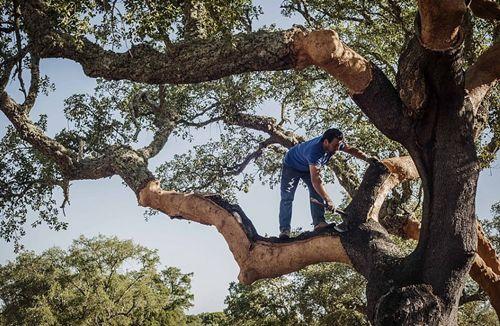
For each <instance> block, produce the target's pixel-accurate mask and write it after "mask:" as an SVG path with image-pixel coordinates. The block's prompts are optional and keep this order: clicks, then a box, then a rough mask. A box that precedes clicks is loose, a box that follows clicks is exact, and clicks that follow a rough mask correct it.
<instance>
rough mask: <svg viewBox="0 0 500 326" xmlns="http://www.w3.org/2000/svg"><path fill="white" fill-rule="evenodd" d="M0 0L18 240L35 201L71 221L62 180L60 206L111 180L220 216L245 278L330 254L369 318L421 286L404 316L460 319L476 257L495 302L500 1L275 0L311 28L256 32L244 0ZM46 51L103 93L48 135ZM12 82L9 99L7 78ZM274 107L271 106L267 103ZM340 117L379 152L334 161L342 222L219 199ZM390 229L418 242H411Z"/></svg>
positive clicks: (9, 187) (268, 171)
mask: <svg viewBox="0 0 500 326" xmlns="http://www.w3.org/2000/svg"><path fill="white" fill-rule="evenodd" d="M0 5H1V6H0V8H1V9H0V10H1V13H2V21H1V26H0V28H1V30H2V34H1V36H0V49H1V54H2V62H1V64H2V70H1V72H0V73H1V75H0V86H1V87H2V95H1V102H0V107H1V109H2V111H3V113H4V114H5V115H6V117H7V118H8V119H9V121H10V122H11V123H12V127H9V128H8V130H7V132H6V134H5V136H4V137H3V139H2V141H1V143H0V149H1V152H2V154H4V155H2V158H1V159H0V166H1V167H2V169H1V173H2V178H1V180H2V181H1V182H2V188H1V189H2V190H1V196H0V211H1V214H2V215H1V216H2V221H1V224H0V233H1V235H2V237H4V238H5V239H7V240H14V241H17V240H19V239H20V237H21V236H22V235H23V233H24V224H25V223H26V216H27V214H28V212H29V211H31V210H33V211H37V212H39V219H38V220H36V221H35V222H34V223H33V224H34V225H36V224H39V223H46V224H48V225H49V226H50V227H52V228H54V229H61V228H64V226H65V224H64V223H63V222H62V221H61V220H60V219H59V216H60V215H59V214H60V212H59V211H60V209H58V205H59V204H58V203H56V202H57V197H55V194H56V191H57V190H56V189H58V188H60V189H62V194H63V196H62V197H63V199H62V203H60V204H61V208H63V209H64V205H65V204H66V203H67V202H68V200H69V196H70V193H69V185H70V184H71V183H72V182H77V181H78V180H88V179H102V178H106V177H110V176H113V175H118V176H120V177H121V178H122V179H123V181H124V183H125V184H126V185H127V186H128V187H129V188H130V189H131V190H132V191H134V193H135V194H136V196H137V198H138V201H139V204H140V205H142V206H146V207H149V208H151V209H153V211H161V212H163V213H166V214H168V215H170V216H171V217H179V218H184V219H188V220H192V221H196V222H200V223H203V224H211V225H215V226H216V227H217V229H218V231H219V232H221V233H222V234H223V236H224V238H225V239H226V241H227V242H228V245H229V247H230V250H231V251H232V253H233V255H234V257H235V259H236V261H237V262H238V264H239V265H240V268H241V273H240V276H239V279H240V281H242V282H245V283H250V282H253V281H255V280H256V279H260V278H266V277H275V276H278V275H282V274H284V273H289V272H292V271H295V270H297V269H299V268H302V267H304V266H307V265H309V264H312V263H317V262H322V261H338V262H343V263H346V264H349V265H352V266H353V267H354V269H355V270H356V271H357V272H359V273H360V274H361V275H363V276H364V277H365V279H367V284H368V285H367V301H368V310H367V315H368V316H369V319H370V320H371V321H375V320H376V321H378V322H380V323H383V321H384V320H385V319H384V318H389V319H391V318H396V317H395V315H394V314H393V313H392V312H391V311H390V310H387V311H385V310H384V311H382V310H380V311H375V309H379V308H380V307H389V308H390V307H391V302H390V300H393V299H394V300H396V301H397V302H399V303H402V302H404V300H405V299H404V298H406V296H409V297H412V298H413V297H414V296H416V297H419V298H421V300H423V301H425V302H431V301H432V303H429V305H423V306H424V307H432V308H430V309H431V310H430V311H424V312H422V311H419V312H418V313H415V314H416V315H413V313H414V312H408V314H409V315H412V316H413V317H411V318H410V317H408V318H410V319H411V320H414V321H415V322H416V320H417V319H412V318H424V319H427V320H428V322H429V323H446V322H448V321H450V322H452V323H453V322H454V321H456V319H457V309H456V306H457V302H458V297H459V296H460V294H461V290H462V288H463V286H464V279H465V275H466V274H467V272H468V271H469V269H470V268H471V266H472V269H471V275H472V276H473V278H474V279H475V280H476V281H477V282H478V283H479V284H480V285H481V286H482V287H483V288H484V290H485V291H486V292H487V293H488V295H489V296H490V299H491V300H492V302H493V305H494V306H495V307H499V306H498V304H500V298H498V295H497V298H496V299H494V297H492V295H494V294H495V293H497V294H498V291H497V289H498V286H499V284H500V281H499V278H500V276H499V275H498V273H499V270H498V266H499V264H498V258H497V257H496V255H495V252H494V251H492V246H491V244H490V243H489V242H488V240H487V239H486V238H485V237H484V233H483V232H482V231H481V229H480V227H479V229H478V231H477V232H478V233H477V234H478V235H477V236H476V224H475V216H474V198H475V188H476V181H477V175H478V171H479V170H480V168H481V167H483V168H484V167H487V166H488V165H489V164H491V162H492V161H493V160H494V158H495V157H496V153H497V151H498V144H499V143H498V139H499V138H498V132H499V130H500V127H499V126H500V125H499V120H498V104H499V101H498V92H494V91H491V90H492V89H494V88H495V83H496V80H497V79H498V77H499V75H500V74H499V73H498V68H499V66H500V64H499V62H498V57H499V56H498V55H497V54H498V49H499V47H498V43H497V42H496V41H497V38H498V34H499V29H498V18H499V12H500V9H499V7H498V4H496V3H494V2H490V1H486V0H474V1H467V2H464V1H459V0H456V1H452V0H449V1H445V2H443V3H442V4H433V3H432V2H429V1H424V0H421V1H418V2H417V3H415V2H412V1H403V2H395V1H391V0H381V1H372V2H370V3H366V2H365V1H353V0H346V1H308V2H304V1H300V0H299V1H295V0H291V1H284V2H283V3H282V8H283V12H282V14H283V15H285V16H287V15H300V16H302V17H303V19H304V21H305V25H306V26H304V27H293V28H290V29H288V30H279V29H276V28H274V27H272V26H269V27H265V28H259V29H257V30H256V29H255V28H254V26H253V25H254V23H255V21H256V19H257V18H258V17H259V15H260V14H261V13H262V12H261V9H260V8H259V7H258V6H256V5H255V4H253V3H252V2H250V1H244V0H242V1H236V2H234V1H174V2H169V3H168V4H166V3H165V2H163V1H148V2H142V1H135V0H127V1H123V2H117V1H91V0H89V1H80V2H77V3H75V2H72V1H66V0H58V1H44V0H30V1H24V2H18V1H12V2H10V1H9V2H7V1H2V2H0ZM346 44H348V45H349V46H347V45H346ZM47 58H66V59H70V60H73V61H75V62H77V63H79V64H80V65H81V66H82V68H83V71H84V73H85V74H86V75H87V76H89V77H93V78H99V82H98V86H97V88H96V90H95V93H94V94H75V95H74V96H72V97H70V98H68V99H67V100H66V102H65V110H64V114H65V117H66V118H67V119H68V121H69V122H71V127H68V128H64V129H62V130H60V132H58V133H57V134H56V135H54V136H53V137H51V136H50V135H48V134H47V133H46V132H45V128H46V123H47V122H46V120H47V117H44V116H42V117H35V118H33V117H31V116H30V114H31V115H33V112H34V111H33V112H32V109H33V107H34V106H35V102H36V98H37V96H38V95H39V94H40V93H42V92H49V91H50V89H51V88H52V85H51V83H50V81H49V80H48V78H47V77H44V76H40V62H41V60H42V63H43V59H47ZM309 66H315V67H316V68H320V69H304V68H306V67H309ZM291 69H296V70H297V69H298V70H300V71H292V70H291ZM23 71H24V72H25V73H26V71H29V75H30V78H29V82H25V81H24V78H23V76H24V75H23ZM9 81H15V83H16V84H17V85H19V89H20V96H17V97H12V96H11V95H9V93H8V92H7V91H6V87H7V84H8V83H9ZM18 98H20V100H18ZM269 102H271V103H274V104H275V106H276V110H275V111H274V112H273V113H272V114H270V113H269V112H262V111H263V110H262V106H263V104H264V103H269ZM278 108H279V109H278ZM33 121H36V122H33ZM212 123H216V124H219V125H220V128H221V134H220V136H219V137H217V139H212V140H210V141H209V142H208V143H206V142H204V141H203V142H200V143H199V145H195V146H193V148H192V150H191V151H188V152H187V153H185V154H181V155H177V156H175V157H174V159H173V160H171V161H168V162H165V164H163V165H161V166H159V167H158V169H157V171H155V172H154V173H153V171H150V170H149V168H148V161H149V160H150V159H151V158H153V157H155V156H157V155H158V154H159V153H160V152H161V151H162V149H163V148H166V149H167V150H168V142H169V139H170V138H171V136H174V135H175V136H179V137H184V138H193V139H194V135H195V134H193V130H195V129H199V128H203V127H204V126H207V125H208V124H212ZM331 125H336V126H338V127H339V128H341V129H343V130H345V131H346V136H347V138H348V139H349V141H350V142H352V143H354V144H360V145H361V144H362V145H363V150H365V151H367V152H368V153H370V154H378V155H380V157H381V158H383V159H385V160H383V164H381V165H380V164H379V165H372V166H370V167H368V169H367V170H364V168H365V166H364V165H357V164H356V163H354V162H352V161H349V160H346V159H345V158H342V157H339V158H336V159H335V160H334V162H333V164H332V166H331V168H332V169H331V170H330V171H327V174H326V175H325V180H328V181H333V180H334V178H336V179H337V180H338V181H339V183H340V184H341V185H342V187H343V188H344V189H345V194H346V196H345V206H346V211H347V216H348V218H347V222H349V224H350V225H352V226H353V231H352V232H350V233H348V234H346V235H339V234H336V233H335V232H331V231H332V230H326V231H327V232H326V233H325V234H323V235H322V234H316V233H312V234H304V235H302V236H298V237H297V238H296V239H295V240H293V241H291V242H290V243H286V244H283V243H280V242H279V241H278V242H276V240H275V239H272V238H265V237H262V236H260V235H258V233H257V231H256V229H255V227H254V226H253V224H252V223H251V221H250V219H249V218H248V217H247V216H246V215H245V213H244V211H243V210H242V209H241V208H240V207H239V206H237V205H235V204H234V203H230V202H229V200H234V198H235V197H234V196H235V191H248V189H249V186H250V185H251V184H252V183H254V182H255V181H257V180H260V181H261V182H264V183H266V184H270V185H271V186H272V185H274V184H276V182H277V180H278V176H279V169H280V162H281V158H282V156H283V153H284V152H285V150H286V149H287V148H290V147H291V146H293V145H295V144H297V143H299V142H301V141H303V140H304V139H306V138H308V137H310V136H312V135H317V134H318V133H319V132H320V131H322V130H324V129H326V128H327V127H330V126H331ZM197 141H199V140H197ZM405 155H409V156H410V157H411V159H410V158H409V157H404V156H405ZM250 164H252V168H251V169H246V167H247V166H248V165H250ZM419 178H420V179H421V183H419V182H418V181H417V180H418V179H419ZM162 189H166V190H167V191H164V190H162ZM419 189H421V191H419ZM189 191H196V192H197V194H190V195H185V194H184V193H185V192H189ZM207 193H212V194H210V195H207ZM213 193H216V194H217V195H216V196H214V195H213ZM387 195H389V196H387ZM421 199H422V200H421ZM153 211H150V212H151V213H152V212H153ZM412 212H413V213H412ZM420 219H421V221H422V227H421V228H420V223H419V220H420ZM387 231H389V232H390V233H394V234H397V235H399V236H403V237H406V238H408V237H409V238H414V239H418V245H417V247H416V248H415V250H414V251H413V252H412V253H411V254H409V255H407V254H405V253H403V252H402V251H401V250H400V249H399V248H398V247H397V245H396V244H395V243H394V241H393V240H391V238H390V237H389V235H388V233H387ZM325 235H328V236H325ZM445 239H446V245H443V244H442V242H443V241H445ZM478 240H479V242H478ZM477 243H479V246H477V245H476V244H477ZM318 247H321V248H325V247H328V248H330V250H329V251H325V252H321V253H318V251H317V250H314V249H313V248H316V249H317V248H318ZM249 248H250V249H249ZM269 248H271V249H269ZM476 248H477V249H476ZM476 252H477V255H476ZM280 259H281V260H283V261H281V260H280ZM437 261H440V262H442V263H443V265H444V268H441V269H437V268H436V267H434V266H435V263H436V262H437ZM402 266H403V267H404V268H403V267H402ZM387 271H392V272H391V273H389V272H387ZM400 271H403V274H400V273H399V272H400ZM374 275H382V276H383V277H379V276H377V277H374ZM390 284H397V286H395V287H391V286H390ZM408 284H409V285H408ZM391 291H395V292H391ZM379 300H389V301H387V302H385V301H384V303H380V302H379ZM419 300H420V299H419ZM496 300H498V301H496ZM377 302H378V303H377ZM392 306H395V305H392ZM415 307H419V306H418V305H415ZM380 309H382V308H380ZM383 309H385V308H383ZM416 309H418V308H416ZM498 309H500V308H497V311H499V310H498ZM401 313H402V314H403V315H404V313H406V312H403V310H402V312H401ZM417 315H418V316H417ZM397 318H401V319H400V320H405V318H406V317H403V316H399V315H398V317H397ZM432 318H436V319H433V320H431V321H429V320H430V319H432Z"/></svg>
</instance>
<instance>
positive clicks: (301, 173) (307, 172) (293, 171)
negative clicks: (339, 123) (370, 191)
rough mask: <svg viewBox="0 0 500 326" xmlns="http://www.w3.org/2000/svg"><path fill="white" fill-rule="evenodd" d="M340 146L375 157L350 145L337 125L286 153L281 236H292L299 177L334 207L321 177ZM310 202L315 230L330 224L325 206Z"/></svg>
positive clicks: (316, 196)
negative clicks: (293, 210)
mask: <svg viewBox="0 0 500 326" xmlns="http://www.w3.org/2000/svg"><path fill="white" fill-rule="evenodd" d="M338 150H340V151H343V152H346V153H348V154H351V155H353V156H354V157H356V158H359V159H362V160H364V161H367V162H370V161H371V160H373V159H374V158H371V157H369V156H367V155H366V154H365V153H363V152H361V151H360V150H358V149H356V148H354V147H349V146H348V145H347V144H346V143H345V142H344V137H343V134H342V132H341V131H340V130H338V129H335V128H332V129H328V130H327V131H325V133H324V134H323V136H320V137H316V138H313V139H311V140H309V141H306V142H303V143H300V144H297V145H295V146H293V147H292V148H290V150H289V151H288V153H286V155H285V159H284V160H283V168H282V170H281V187H280V190H281V202H280V213H279V222H280V238H282V239H283V238H289V237H290V222H291V220H292V203H293V198H294V196H295V190H296V189H297V185H298V183H299V180H300V179H302V181H304V183H305V184H306V185H307V188H308V189H309V195H310V197H311V198H314V199H316V200H318V201H320V202H322V203H324V204H326V205H325V206H327V207H328V209H329V210H334V209H335V205H334V204H333V201H332V199H331V198H330V196H328V194H327V193H326V190H325V187H324V185H323V182H322V181H321V176H320V171H321V168H322V167H323V166H325V165H326V164H327V163H328V161H329V160H330V158H331V157H332V155H333V154H335V152H337V151H338ZM310 205H311V215H312V220H313V225H314V230H315V231H316V230H319V229H321V228H323V227H325V226H327V225H328V224H327V223H326V222H325V209H324V207H323V206H320V205H317V204H315V203H312V202H311V203H310Z"/></svg>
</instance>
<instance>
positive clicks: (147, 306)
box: [0, 236, 193, 325]
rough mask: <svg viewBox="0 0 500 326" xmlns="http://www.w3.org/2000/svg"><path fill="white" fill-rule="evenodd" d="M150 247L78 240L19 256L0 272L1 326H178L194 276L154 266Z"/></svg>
mask: <svg viewBox="0 0 500 326" xmlns="http://www.w3.org/2000/svg"><path fill="white" fill-rule="evenodd" d="M159 267H160V266H159V258H158V254H157V253H156V252H155V251H154V250H150V249H147V248H144V247H142V246H139V245H136V244H134V243H132V241H130V240H126V241H122V240H118V239H117V238H106V237H103V236H100V237H96V238H92V239H87V238H84V237H80V238H79V239H77V240H75V241H74V242H73V244H72V245H71V247H70V248H69V249H68V250H67V251H64V250H62V249H59V248H52V249H49V250H46V251H44V252H43V253H41V254H39V255H37V254H35V253H33V252H24V253H22V254H20V255H19V256H18V257H17V258H16V260H15V261H12V262H9V263H8V264H6V265H4V266H2V267H0V302H1V308H0V311H1V316H2V318H3V320H2V323H3V324H5V325H76V324H78V325H138V324H141V325H146V324H147V325H179V324H186V320H187V316H186V310H187V309H188V308H189V307H191V305H192V304H191V301H192V299H193V295H192V294H191V292H190V288H191V274H183V273H181V271H180V270H179V269H177V268H175V267H165V268H161V269H160V268H159Z"/></svg>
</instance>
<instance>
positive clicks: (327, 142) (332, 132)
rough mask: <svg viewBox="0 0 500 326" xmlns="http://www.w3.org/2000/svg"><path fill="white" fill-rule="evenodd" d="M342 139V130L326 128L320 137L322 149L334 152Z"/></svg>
mask: <svg viewBox="0 0 500 326" xmlns="http://www.w3.org/2000/svg"><path fill="white" fill-rule="evenodd" d="M343 139H344V135H343V134H342V131H340V130H338V129H337V128H331V129H328V130H327V131H325V133H324V134H323V137H321V142H322V143H323V149H324V150H325V151H326V152H328V153H335V152H336V151H337V150H338V149H339V145H340V143H341V142H342V140H343Z"/></svg>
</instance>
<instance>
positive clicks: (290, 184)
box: [279, 164, 325, 232]
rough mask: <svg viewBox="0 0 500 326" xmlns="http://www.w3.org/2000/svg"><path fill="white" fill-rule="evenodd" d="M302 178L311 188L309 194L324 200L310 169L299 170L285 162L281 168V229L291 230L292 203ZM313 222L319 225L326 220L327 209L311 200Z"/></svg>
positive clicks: (321, 200)
mask: <svg viewBox="0 0 500 326" xmlns="http://www.w3.org/2000/svg"><path fill="white" fill-rule="evenodd" d="M300 179H302V181H304V183H305V184H306V185H307V188H308V189H309V196H310V197H313V198H315V199H317V200H318V201H320V202H323V199H322V198H321V196H320V195H319V194H318V193H317V192H316V190H314V187H313V185H312V182H311V174H310V172H309V171H299V170H296V169H294V168H291V167H289V166H287V165H285V164H283V167H282V169H281V186H280V190H281V202H280V214H279V218H280V231H281V232H283V231H285V230H290V222H291V220H292V204H293V198H294V196H295V190H297V185H298V184H299V180H300ZM310 205H311V215H312V220H313V224H314V225H317V224H318V223H320V222H324V221H325V209H324V208H323V207H322V206H320V205H317V204H314V203H312V202H310Z"/></svg>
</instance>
